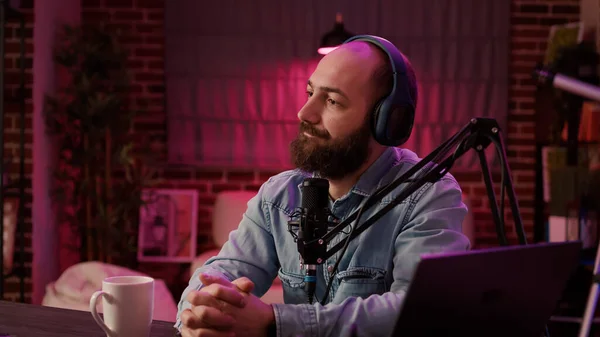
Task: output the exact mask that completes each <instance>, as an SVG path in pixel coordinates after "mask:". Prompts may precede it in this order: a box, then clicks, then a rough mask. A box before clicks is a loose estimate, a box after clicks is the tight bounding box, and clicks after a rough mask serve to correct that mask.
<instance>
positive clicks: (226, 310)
mask: <svg viewBox="0 0 600 337" xmlns="http://www.w3.org/2000/svg"><path fill="white" fill-rule="evenodd" d="M200 281H201V282H202V284H203V285H204V287H202V288H201V289H200V290H199V291H192V292H190V293H189V294H188V296H187V297H186V299H187V301H188V302H189V303H190V304H191V305H192V307H191V309H186V310H184V311H183V312H182V313H181V323H182V324H183V326H182V328H181V335H182V336H183V337H204V336H207V337H213V336H214V337H221V336H257V337H258V336H266V333H267V327H268V325H269V324H270V323H271V322H273V321H274V319H275V318H274V314H273V309H272V308H271V306H270V305H268V304H266V303H264V302H262V301H261V300H260V299H259V298H258V297H256V296H254V295H252V294H251V291H252V290H253V289H254V283H253V282H252V281H250V279H248V278H246V277H242V278H239V279H237V280H235V281H233V282H230V281H229V280H227V279H225V278H223V277H218V276H213V275H206V274H201V275H200Z"/></svg>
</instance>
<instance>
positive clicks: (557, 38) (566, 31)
mask: <svg viewBox="0 0 600 337" xmlns="http://www.w3.org/2000/svg"><path fill="white" fill-rule="evenodd" d="M583 33H584V25H583V22H571V23H567V24H561V25H552V26H551V27H550V33H549V34H548V45H547V47H546V52H545V54H544V64H545V65H549V64H552V63H553V62H554V60H555V59H556V56H557V53H558V51H559V50H560V49H561V48H564V47H568V46H574V45H577V44H579V43H581V42H582V41H583Z"/></svg>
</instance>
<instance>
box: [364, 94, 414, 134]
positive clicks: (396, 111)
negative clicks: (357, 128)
mask: <svg viewBox="0 0 600 337" xmlns="http://www.w3.org/2000/svg"><path fill="white" fill-rule="evenodd" d="M413 123H414V110H413V108H412V106H410V105H404V104H400V105H398V104H394V102H393V101H392V100H391V99H390V98H389V97H388V98H386V99H383V100H381V101H379V102H378V104H377V105H376V106H375V109H374V111H373V123H372V126H373V127H372V128H373V136H374V138H375V140H376V141H377V142H378V143H379V144H381V145H385V146H400V145H402V144H404V143H405V142H406V141H407V140H408V138H409V137H410V134H411V132H412V128H413Z"/></svg>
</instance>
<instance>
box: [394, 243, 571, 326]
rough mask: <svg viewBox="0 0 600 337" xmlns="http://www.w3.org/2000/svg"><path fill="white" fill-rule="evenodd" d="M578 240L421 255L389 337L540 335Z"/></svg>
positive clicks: (559, 293)
mask: <svg viewBox="0 0 600 337" xmlns="http://www.w3.org/2000/svg"><path fill="white" fill-rule="evenodd" d="M581 247H582V245H581V242H579V241H572V242H561V243H540V244H530V245H519V246H508V247H500V248H492V249H484V250H473V251H468V252H462V253H453V254H444V255H441V254H439V255H428V256H423V257H422V259H421V261H420V262H419V265H418V266H417V270H416V271H415V275H414V278H413V281H412V282H411V284H410V286H409V288H408V290H407V293H406V297H405V300H404V302H403V304H402V308H401V311H400V314H399V316H398V319H397V321H396V326H395V328H394V331H393V334H392V336H394V337H395V336H398V337H400V336H401V337H424V336H444V337H455V336H461V337H472V336H477V337H496V336H498V337H500V336H502V337H506V336H510V337H521V336H523V337H540V336H543V333H544V331H545V327H546V324H547V322H548V321H549V319H550V316H551V315H552V314H553V312H554V310H555V309H556V307H557V304H558V302H559V300H560V298H561V296H562V293H563V291H564V290H565V288H566V286H567V282H568V280H569V278H570V277H571V275H572V273H573V272H574V271H575V268H576V267H577V265H578V263H579V257H580V254H581Z"/></svg>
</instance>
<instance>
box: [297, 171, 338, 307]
mask: <svg viewBox="0 0 600 337" xmlns="http://www.w3.org/2000/svg"><path fill="white" fill-rule="evenodd" d="M329 214H330V211H329V181H328V180H327V179H322V178H306V179H304V181H303V182H302V204H301V216H300V226H299V230H298V240H297V243H298V253H300V263H301V264H300V265H301V267H302V266H303V267H304V269H305V270H306V274H305V276H304V282H305V287H306V293H307V295H308V303H311V304H312V301H313V297H314V295H315V290H316V287H317V283H316V281H317V264H321V263H323V258H322V257H321V256H320V254H321V253H324V252H325V248H326V247H324V246H323V247H319V248H320V249H314V250H312V249H305V247H306V244H307V243H309V242H311V241H314V240H317V239H318V240H319V241H318V244H319V246H320V245H324V242H323V240H321V237H322V236H323V235H325V234H327V229H328V216H329Z"/></svg>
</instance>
